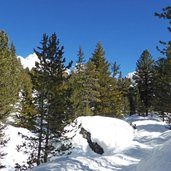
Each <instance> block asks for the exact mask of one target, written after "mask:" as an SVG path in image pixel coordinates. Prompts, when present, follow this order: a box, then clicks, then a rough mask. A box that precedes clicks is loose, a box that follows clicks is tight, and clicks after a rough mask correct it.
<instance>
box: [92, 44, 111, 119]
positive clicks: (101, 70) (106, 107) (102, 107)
mask: <svg viewBox="0 0 171 171" xmlns="http://www.w3.org/2000/svg"><path fill="white" fill-rule="evenodd" d="M90 60H91V61H92V62H93V64H94V65H95V66H96V72H97V73H98V80H99V85H100V87H99V93H100V97H99V99H100V101H99V102H97V103H95V106H94V113H95V114H96V115H99V114H100V115H106V116H107V115H108V114H109V113H110V115H111V110H110V98H109V95H110V72H109V63H108V62H107V61H106V59H105V52H104V49H103V47H102V44H101V43H100V42H99V43H97V45H96V49H95V50H94V52H93V54H92V58H91V59H90Z"/></svg>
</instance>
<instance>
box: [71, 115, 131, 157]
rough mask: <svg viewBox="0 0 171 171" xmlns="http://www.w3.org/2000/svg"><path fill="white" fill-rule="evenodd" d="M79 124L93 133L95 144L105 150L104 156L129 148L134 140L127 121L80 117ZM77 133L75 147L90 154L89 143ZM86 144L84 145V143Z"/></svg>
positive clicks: (99, 117)
mask: <svg viewBox="0 0 171 171" xmlns="http://www.w3.org/2000/svg"><path fill="white" fill-rule="evenodd" d="M77 124H78V125H80V124H81V126H82V127H83V128H84V129H86V130H87V131H88V132H90V133H91V139H92V141H93V142H97V143H98V144H99V145H100V146H101V147H102V148H103V149H104V155H109V154H112V153H113V152H116V151H119V150H121V149H123V148H126V147H128V146H129V144H130V143H131V141H132V139H133V136H134V135H133V129H132V127H131V126H130V125H129V124H128V123H127V122H125V121H123V120H121V119H116V118H109V117H102V116H86V117H79V118H78V119H77ZM79 132H80V130H78V131H77V133H76V136H75V137H74V139H73V143H74V146H76V147H78V146H79V147H80V146H81V149H83V152H86V153H87V152H89V151H87V150H90V149H89V148H88V143H87V142H86V141H85V139H84V138H83V137H82V135H81V134H80V133H79ZM83 142H84V143H83Z"/></svg>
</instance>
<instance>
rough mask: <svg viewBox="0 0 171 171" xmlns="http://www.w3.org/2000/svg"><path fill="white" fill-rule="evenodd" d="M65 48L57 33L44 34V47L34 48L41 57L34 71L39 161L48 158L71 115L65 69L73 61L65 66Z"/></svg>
mask: <svg viewBox="0 0 171 171" xmlns="http://www.w3.org/2000/svg"><path fill="white" fill-rule="evenodd" d="M63 50H64V47H63V46H62V47H60V46H59V40H58V39H57V36H56V34H55V33H54V34H52V36H51V37H48V36H47V35H46V34H44V35H43V40H42V42H41V47H38V50H34V52H35V53H36V55H37V56H38V58H39V60H40V62H37V63H36V68H34V69H33V71H32V81H33V89H34V93H35V99H34V101H35V105H36V109H37V112H38V115H37V117H38V119H37V120H38V122H37V124H38V125H37V126H36V127H37V129H38V132H37V133H38V148H37V157H36V158H37V159H36V161H37V165H39V164H40V163H41V162H47V160H48V156H49V155H50V154H51V152H52V151H53V150H54V147H53V141H55V140H59V137H60V136H61V131H62V130H63V127H64V126H65V125H66V124H67V119H68V118H69V113H68V111H67V110H68V106H67V99H68V97H67V93H66V92H67V91H66V84H65V83H66V80H67V78H66V75H65V74H64V73H65V72H66V70H67V68H69V67H70V66H71V63H69V65H68V66H67V67H65V65H64V63H65V58H63V53H64V52H63Z"/></svg>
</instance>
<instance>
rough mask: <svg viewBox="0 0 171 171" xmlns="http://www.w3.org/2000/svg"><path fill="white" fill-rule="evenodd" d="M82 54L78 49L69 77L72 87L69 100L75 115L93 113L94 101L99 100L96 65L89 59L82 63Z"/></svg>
mask: <svg viewBox="0 0 171 171" xmlns="http://www.w3.org/2000/svg"><path fill="white" fill-rule="evenodd" d="M82 54H83V52H82V51H81V50H79V53H78V62H77V66H76V70H75V71H74V72H73V73H72V76H71V79H70V83H71V87H72V95H71V102H72V106H73V113H74V114H75V117H78V116H82V115H94V103H95V102H97V101H99V92H98V89H99V83H98V76H97V74H98V73H97V72H96V67H95V65H94V64H93V63H92V62H91V61H89V62H88V63H87V64H83V58H81V56H82ZM80 55H81V56H80ZM80 59H81V60H80Z"/></svg>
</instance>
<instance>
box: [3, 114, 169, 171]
mask: <svg viewBox="0 0 171 171" xmlns="http://www.w3.org/2000/svg"><path fill="white" fill-rule="evenodd" d="M125 121H126V122H128V123H133V124H136V126H137V129H136V130H134V131H133V130H132V128H131V127H130V125H129V124H128V123H126V122H125ZM125 121H121V120H119V119H113V118H107V117H100V116H96V117H79V118H78V119H77V124H76V126H75V127H74V128H73V127H72V129H73V131H71V132H70V133H68V136H72V135H75V137H74V138H73V144H74V146H75V148H74V149H73V151H72V153H71V155H63V156H59V157H55V158H53V159H52V160H51V161H49V162H48V163H45V164H42V165H40V166H38V167H35V168H34V169H32V170H33V171H75V170H78V171H118V170H119V171H169V170H170V168H171V162H170V161H171V160H170V158H171V155H170V151H171V147H170V143H171V131H170V130H168V129H166V128H165V124H164V123H163V122H161V121H160V119H159V118H158V117H156V116H153V117H151V116H149V117H147V118H145V117H140V116H136V115H135V116H131V117H128V118H125ZM80 124H81V127H84V128H85V129H86V130H87V131H89V132H91V136H92V141H93V142H97V143H98V144H99V145H101V147H103V149H104V151H105V153H104V154H102V155H99V154H96V153H94V152H93V151H92V150H91V149H90V147H89V146H88V143H87V141H86V139H84V138H83V136H82V135H81V134H80V133H79V132H80V129H81V127H79V126H78V125H80ZM66 129H71V127H67V128H66ZM18 130H20V131H21V130H22V131H23V132H24V133H26V134H29V132H27V130H25V129H22V128H15V127H9V128H8V131H6V135H7V134H8V137H11V138H12V140H11V141H10V142H9V144H8V146H7V147H6V150H8V151H7V152H8V155H7V156H6V158H5V159H4V161H5V163H6V164H7V165H8V168H6V169H4V170H3V171H14V170H15V169H12V167H13V166H14V162H20V163H22V160H25V158H26V156H25V154H23V153H21V152H20V153H18V152H17V151H16V149H15V146H16V144H18V143H21V141H22V140H21V139H20V138H19V137H18V135H17V132H18ZM133 136H134V137H133ZM132 138H133V140H132V141H131V139H132Z"/></svg>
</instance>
